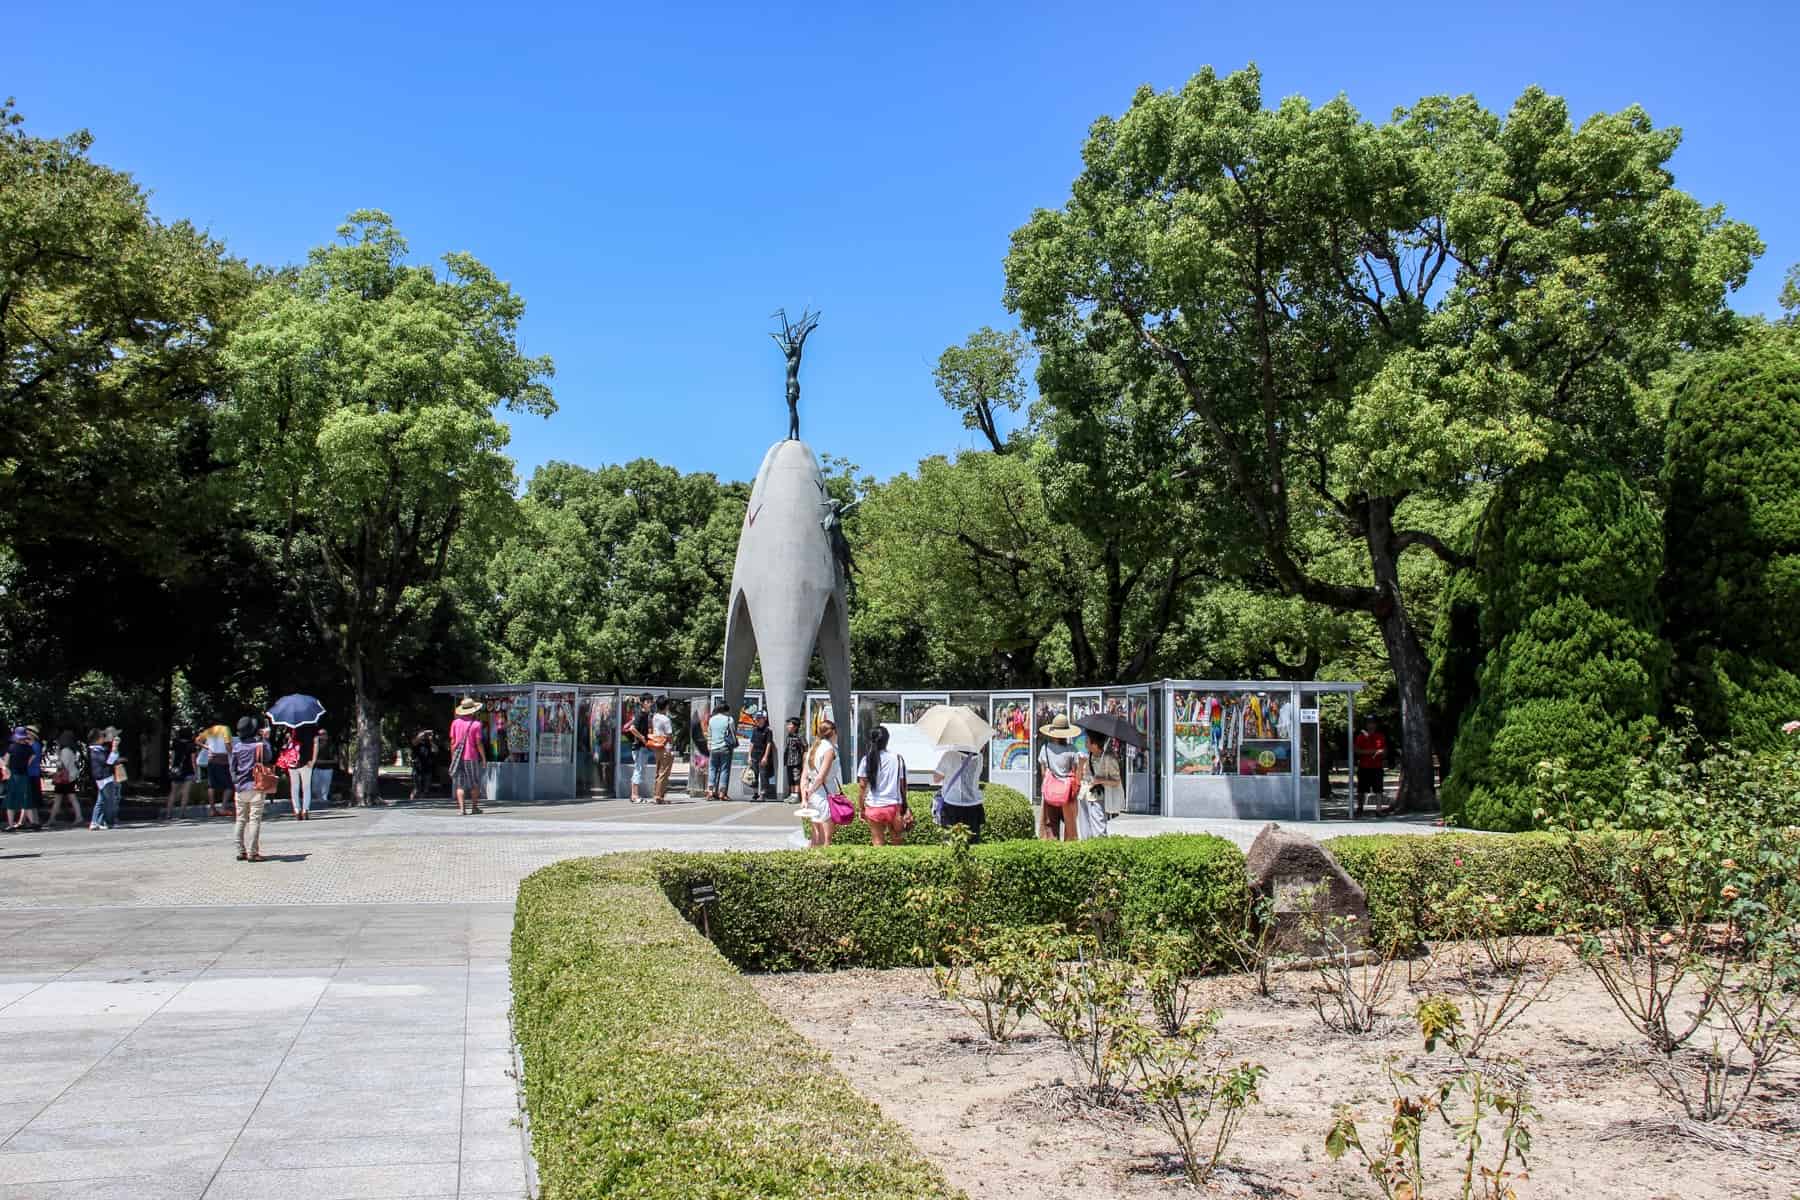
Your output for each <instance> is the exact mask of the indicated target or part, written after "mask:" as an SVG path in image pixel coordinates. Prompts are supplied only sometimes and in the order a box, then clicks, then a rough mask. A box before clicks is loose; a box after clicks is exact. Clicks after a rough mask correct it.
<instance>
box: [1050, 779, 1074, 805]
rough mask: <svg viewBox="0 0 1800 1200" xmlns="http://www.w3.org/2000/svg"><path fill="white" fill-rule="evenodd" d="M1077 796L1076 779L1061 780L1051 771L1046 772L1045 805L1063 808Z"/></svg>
mask: <svg viewBox="0 0 1800 1200" xmlns="http://www.w3.org/2000/svg"><path fill="white" fill-rule="evenodd" d="M1074 795H1075V777H1074V776H1073V775H1071V776H1069V777H1068V778H1067V779H1059V778H1057V777H1056V775H1054V774H1053V773H1051V772H1049V771H1045V772H1044V803H1045V804H1054V805H1056V807H1058V808H1061V807H1062V806H1063V805H1065V804H1067V803H1068V802H1069V801H1070V800H1071V799H1072V798H1074Z"/></svg>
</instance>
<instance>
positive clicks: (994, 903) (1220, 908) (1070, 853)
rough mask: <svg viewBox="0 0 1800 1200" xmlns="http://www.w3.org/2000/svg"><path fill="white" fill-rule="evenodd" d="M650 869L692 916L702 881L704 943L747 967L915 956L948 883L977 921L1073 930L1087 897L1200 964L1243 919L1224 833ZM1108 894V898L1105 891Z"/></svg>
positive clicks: (786, 854)
mask: <svg viewBox="0 0 1800 1200" xmlns="http://www.w3.org/2000/svg"><path fill="white" fill-rule="evenodd" d="M654 861H655V870H656V874H657V878H658V879H659V880H660V881H661V883H662V885H663V889H664V891H665V893H666V894H667V895H668V898H669V900H670V902H671V903H673V904H674V905H675V906H676V907H677V908H678V909H680V910H681V911H682V913H683V915H685V916H688V917H689V918H690V919H692V920H694V921H696V922H698V921H699V920H700V918H699V916H698V915H697V914H696V913H695V912H694V910H693V906H692V904H691V903H690V901H689V899H688V887H689V885H690V884H693V883H709V884H712V885H713V886H714V887H715V888H716V889H717V891H718V903H717V904H716V905H714V906H712V907H711V908H710V910H709V911H708V912H707V915H706V921H707V925H708V927H709V928H710V930H711V933H712V938H713V941H714V943H715V944H716V945H717V946H718V947H719V950H720V952H721V953H723V954H724V955H725V956H726V957H727V958H729V959H730V960H731V961H732V962H734V963H736V964H737V965H738V966H740V967H743V968H745V969H746V970H757V971H794V970H819V969H827V968H833V967H858V966H863V967H892V966H900V965H913V964H916V963H917V962H918V961H919V959H918V956H917V955H915V953H914V951H915V948H920V947H929V946H931V945H932V944H933V940H934V933H933V930H932V929H931V928H930V926H929V923H928V922H927V920H926V918H925V916H924V915H923V913H922V912H921V911H920V905H919V904H918V903H916V901H917V900H918V898H919V897H920V895H921V893H922V892H924V891H925V890H926V889H942V888H946V887H949V886H951V885H952V884H955V885H956V886H959V887H966V889H967V896H966V897H965V898H963V899H961V900H960V901H959V903H958V905H957V909H958V911H957V913H956V917H957V919H958V920H959V921H962V922H964V923H966V924H970V925H976V926H987V927H996V928H997V927H1003V926H1026V925H1061V926H1064V927H1065V928H1072V927H1074V926H1075V924H1076V923H1077V922H1078V920H1079V919H1080V917H1081V916H1082V913H1083V909H1084V906H1087V905H1090V904H1091V902H1093V901H1094V900H1095V899H1096V897H1097V895H1099V894H1100V893H1106V894H1105V895H1101V896H1099V898H1100V899H1101V901H1102V903H1103V904H1104V905H1105V906H1106V907H1107V908H1108V909H1109V910H1111V911H1112V912H1113V913H1114V915H1115V916H1116V919H1117V920H1118V922H1119V925H1120V929H1121V931H1122V932H1127V933H1129V932H1133V931H1139V930H1153V929H1161V928H1167V929H1178V930H1185V931H1189V932H1191V933H1193V934H1194V936H1195V938H1196V942H1197V946H1196V953H1197V957H1198V958H1199V959H1200V960H1201V962H1202V965H1217V964H1219V963H1222V962H1223V961H1224V959H1225V955H1226V950H1225V947H1224V945H1223V944H1222V943H1223V938H1222V937H1221V936H1220V935H1219V933H1218V932H1217V931H1218V930H1220V929H1235V928H1238V927H1239V926H1241V924H1242V920H1243V911H1244V905H1245V903H1246V888H1245V875H1244V856H1243V853H1242V852H1241V851H1239V850H1238V848H1237V847H1236V846H1234V845H1232V844H1231V843H1230V842H1228V841H1226V840H1225V839H1223V838H1218V837H1212V836H1210V835H1197V834H1166V835H1163V836H1161V837H1153V838H1103V839H1097V840H1094V841H1088V842H1074V843H1062V842H1040V841H1015V842H999V843H994V844H983V845H980V846H975V847H971V848H969V850H968V851H967V852H966V859H962V860H960V861H961V863H962V865H961V866H960V867H959V860H958V859H957V858H956V856H955V855H954V854H953V852H952V850H951V849H949V848H945V847H939V846H899V847H881V848H872V847H862V846H846V847H843V848H836V847H834V848H833V849H832V850H830V851H828V852H825V853H819V852H817V851H810V850H797V851H778V852H774V853H761V854H744V853H738V854H662V855H658V856H656V858H655V860H654ZM1114 891H1116V893H1117V894H1116V895H1112V894H1111V893H1113V892H1114Z"/></svg>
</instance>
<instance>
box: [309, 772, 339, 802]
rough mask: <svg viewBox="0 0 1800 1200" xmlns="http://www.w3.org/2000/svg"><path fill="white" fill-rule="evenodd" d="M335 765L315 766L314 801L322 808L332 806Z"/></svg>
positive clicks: (313, 781)
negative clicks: (332, 780)
mask: <svg viewBox="0 0 1800 1200" xmlns="http://www.w3.org/2000/svg"><path fill="white" fill-rule="evenodd" d="M335 770H336V768H335V767H314V768H313V780H312V794H313V801H314V803H316V804H317V805H318V806H319V807H320V808H330V807H331V776H332V773H333V772H334V771H335Z"/></svg>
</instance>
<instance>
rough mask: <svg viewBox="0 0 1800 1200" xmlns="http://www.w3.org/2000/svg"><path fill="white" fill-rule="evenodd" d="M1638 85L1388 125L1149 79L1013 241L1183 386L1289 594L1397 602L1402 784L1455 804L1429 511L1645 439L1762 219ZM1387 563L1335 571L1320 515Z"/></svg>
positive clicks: (1034, 317) (1412, 793) (1253, 76)
mask: <svg viewBox="0 0 1800 1200" xmlns="http://www.w3.org/2000/svg"><path fill="white" fill-rule="evenodd" d="M1678 142H1679V134H1678V133H1677V132H1676V131H1674V130H1668V129H1662V130H1659V129H1655V128H1653V127H1652V126H1651V124H1650V121H1649V118H1648V117H1647V116H1646V115H1645V114H1644V113H1643V112H1642V111H1641V110H1639V109H1637V108H1628V109H1626V110H1624V111H1622V112H1619V113H1612V114H1600V115H1598V116H1595V117H1592V118H1590V119H1589V120H1587V121H1586V122H1584V123H1583V124H1581V125H1580V126H1579V127H1576V126H1574V125H1573V124H1571V122H1570V119H1569V113H1568V109H1567V106H1566V105H1565V104H1564V103H1563V101H1561V100H1560V99H1557V98H1555V97H1552V96H1549V95H1546V94H1545V93H1544V92H1542V91H1541V90H1539V89H1536V88H1532V89H1530V90H1529V91H1527V92H1525V94H1524V95H1522V96H1520V97H1519V99H1518V101H1517V102H1516V103H1515V104H1514V105H1513V107H1512V109H1511V111H1510V112H1508V113H1507V114H1506V115H1505V116H1504V117H1500V116H1496V115H1494V114H1491V113H1489V112H1486V111H1485V110H1483V109H1482V108H1481V107H1480V106H1479V105H1478V104H1477V103H1476V102H1475V101H1474V100H1473V99H1471V98H1468V97H1461V98H1448V97H1430V98H1427V99H1424V100H1421V101H1419V102H1418V103H1417V104H1415V105H1413V106H1412V107H1411V108H1407V109H1402V110H1400V111H1398V112H1397V113H1396V114H1395V115H1394V117H1393V119H1392V120H1390V121H1388V122H1387V123H1385V124H1374V123H1371V122H1368V121H1365V120H1363V119H1362V118H1361V117H1360V116H1359V115H1358V114H1357V112H1356V111H1355V110H1354V109H1353V108H1352V107H1351V106H1350V104H1349V102H1348V101H1346V100H1345V99H1343V98H1341V97H1340V98H1338V99H1335V100H1332V101H1330V102H1328V103H1326V104H1322V105H1318V106H1313V105H1311V104H1309V103H1307V102H1306V101H1305V100H1303V99H1299V98H1290V99H1288V100H1284V101H1283V102H1282V103H1281V104H1280V105H1278V106H1277V107H1275V108H1264V107H1263V101H1262V88H1261V78H1260V76H1259V74H1258V73H1257V71H1256V70H1255V69H1254V68H1251V69H1248V70H1245V71H1240V72H1238V73H1236V74H1233V75H1230V76H1228V77H1225V78H1220V77H1219V76H1217V75H1215V74H1214V73H1213V72H1212V71H1211V70H1210V69H1209V70H1206V71H1203V72H1201V73H1200V74H1199V75H1197V76H1195V77H1194V79H1193V80H1191V81H1190V82H1189V83H1188V84H1187V86H1186V87H1184V88H1183V89H1181V90H1180V91H1178V92H1171V93H1164V94H1160V95H1159V94H1157V93H1155V92H1153V91H1151V90H1150V89H1148V88H1145V89H1141V90H1140V91H1139V92H1138V93H1137V95H1136V97H1135V98H1134V100H1133V102H1132V105H1131V108H1130V110H1129V111H1128V112H1127V113H1126V114H1125V115H1124V116H1123V117H1120V118H1117V119H1113V118H1102V119H1100V120H1099V121H1097V122H1096V123H1095V124H1094V125H1093V127H1092V129H1091V131H1090V134H1089V136H1088V140H1087V143H1086V146H1085V147H1084V150H1083V163H1084V166H1083V169H1082V172H1081V174H1080V175H1079V177H1078V178H1077V179H1076V180H1075V183H1074V186H1073V189H1072V194H1071V197H1070V199H1069V201H1068V203H1067V204H1066V205H1065V206H1064V207H1062V208H1061V209H1058V210H1054V211H1040V212H1038V213H1037V214H1036V215H1034V216H1033V217H1032V219H1031V221H1030V222H1029V223H1028V224H1027V225H1025V226H1024V227H1023V228H1021V229H1020V230H1018V231H1017V232H1016V233H1015V234H1014V235H1013V243H1012V249H1011V251H1010V253H1009V254H1008V256H1007V260H1006V278H1007V292H1006V295H1007V301H1008V304H1009V305H1010V306H1011V307H1012V308H1013V309H1014V310H1015V311H1017V312H1018V314H1019V316H1020V319H1021V322H1022V324H1023V326H1024V328H1025V329H1026V330H1027V331H1028V332H1029V333H1030V334H1031V335H1032V336H1033V338H1034V339H1035V340H1036V341H1037V342H1038V343H1039V345H1040V346H1042V345H1043V344H1045V343H1046V341H1049V342H1053V343H1064V342H1080V341H1085V342H1087V343H1088V344H1090V345H1093V346H1096V347H1103V348H1104V352H1106V353H1108V354H1110V355H1112V356H1113V357H1114V358H1115V360H1116V362H1117V363H1118V367H1119V369H1120V371H1121V372H1128V373H1135V374H1137V375H1139V376H1141V377H1145V378H1160V379H1165V380H1167V381H1169V382H1170V384H1171V385H1172V386H1174V387H1176V388H1178V389H1179V391H1180V393H1181V394H1182V396H1183V397H1184V399H1185V402H1186V405H1187V408H1188V411H1189V413H1190V414H1191V422H1192V423H1191V434H1190V436H1189V438H1188V441H1187V443H1186V447H1187V452H1186V454H1185V456H1184V461H1183V464H1182V466H1183V469H1184V470H1189V471H1191V472H1192V475H1191V478H1192V479H1193V480H1194V483H1195V486H1196V488H1197V489H1201V488H1204V489H1211V490H1213V491H1214V492H1216V493H1218V494H1221V495H1223V496H1226V497H1228V498H1229V499H1230V501H1231V502H1232V503H1233V504H1235V505H1236V507H1237V512H1238V518H1239V520H1238V524H1239V529H1240V531H1241V535H1242V537H1243V538H1244V540H1245V541H1246V543H1247V544H1248V545H1250V546H1251V547H1253V548H1254V550H1255V551H1256V553H1257V554H1258V555H1259V557H1260V558H1261V560H1262V563H1263V566H1264V568H1265V569H1266V570H1267V571H1268V573H1269V574H1270V575H1271V576H1272V577H1273V578H1274V580H1275V581H1276V582H1277V584H1278V585H1279V586H1280V587H1281V589H1282V590H1283V591H1286V592H1288V593H1290V594H1293V595H1298V596H1302V597H1304V598H1306V599H1308V600H1312V601H1314V602H1316V603H1320V604H1324V605H1327V606H1329V607H1332V608H1335V609H1338V610H1340V611H1345V612H1354V613H1363V614H1367V615H1368V616H1369V617H1371V618H1373V620H1374V621H1375V623H1376V624H1377V626H1378V627H1379V629H1380V631H1381V635H1382V638H1383V642H1384V644H1385V646H1386V650H1387V655H1388V659H1389V662H1390V664H1391V666H1392V670H1393V675H1394V680H1395V687H1396V691H1397V693H1398V697H1399V701H1400V711H1401V737H1402V752H1403V754H1402V761H1403V764H1404V775H1403V780H1404V783H1403V792H1402V796H1401V803H1402V805H1403V806H1411V807H1419V806H1423V805H1426V804H1428V803H1429V802H1430V801H1431V799H1432V794H1433V781H1432V772H1431V738H1430V734H1429V720H1428V715H1427V704H1426V679H1427V675H1428V662H1427V658H1426V654H1425V650H1424V646H1423V644H1422V641H1421V638H1420V635H1419V633H1418V628H1417V624H1416V621H1415V619H1414V616H1413V614H1412V611H1411V609H1410V607H1409V605H1408V603H1407V597H1406V595H1405V591H1404V587H1403V584H1402V578H1401V560H1402V558H1403V556H1405V555H1406V554H1407V552H1408V551H1409V550H1415V549H1417V550H1424V551H1427V552H1429V553H1431V554H1435V555H1437V556H1438V557H1440V558H1441V559H1443V560H1445V561H1446V562H1448V563H1451V564H1457V563H1460V562H1461V561H1462V556H1461V555H1458V554H1457V553H1456V552H1455V551H1454V550H1453V549H1452V548H1451V547H1450V545H1449V544H1448V543H1446V542H1445V541H1444V539H1443V537H1442V535H1441V532H1440V531H1438V530H1435V529H1433V528H1431V527H1430V526H1429V525H1427V524H1424V523H1420V524H1414V523H1412V522H1411V514H1412V513H1413V512H1414V511H1415V508H1416V506H1417V504H1418V502H1419V501H1420V500H1437V501H1439V502H1450V503H1453V502H1455V501H1456V500H1457V499H1458V498H1459V497H1460V496H1461V495H1462V494H1463V492H1464V491H1465V490H1467V489H1468V488H1469V487H1471V486H1473V485H1474V484H1475V483H1477V482H1478V481H1480V480H1482V479H1484V478H1498V477H1503V476H1504V475H1505V474H1506V473H1507V472H1508V471H1511V470H1513V469H1515V468H1517V467H1519V466H1521V465H1523V464H1527V463H1530V462H1532V461H1534V460H1537V459H1540V458H1542V457H1543V456H1544V455H1545V454H1546V452H1547V451H1548V450H1550V449H1552V448H1557V447H1564V446H1568V447H1572V448H1578V449H1581V450H1583V451H1585V452H1589V453H1595V454H1601V455H1604V456H1608V457H1612V456H1616V455H1621V454H1625V453H1638V452H1639V451H1640V444H1641V442H1642V441H1643V430H1642V428H1641V426H1640V425H1639V423H1638V421H1637V419H1636V416H1637V414H1636V408H1635V403H1634V397H1635V392H1636V389H1637V388H1638V387H1640V386H1641V385H1642V384H1643V383H1644V382H1645V380H1647V378H1648V377H1649V375H1650V373H1651V372H1652V371H1654V370H1655V369H1656V368H1658V367H1659V366H1661V365H1663V364H1664V363H1666V362H1667V361H1668V359H1669V358H1670V356H1671V355H1672V354H1673V353H1674V352H1675V351H1676V350H1677V348H1679V347H1681V346H1683V345H1688V344H1705V343H1708V342H1710V341H1712V340H1714V339H1715V338H1716V337H1718V336H1719V334H1720V332H1721V330H1722V329H1723V328H1725V327H1726V325H1727V324H1728V322H1729V315H1728V313H1727V311H1726V309H1725V307H1724V298H1725V295H1726V293H1727V292H1728V291H1729V290H1730V289H1732V288H1734V287H1736V286H1737V285H1738V284H1740V283H1741V282H1742V280H1743V278H1744V276H1745V274H1746V272H1747V271H1748V269H1749V265H1750V261H1751V259H1752V258H1753V257H1754V255H1755V254H1756V253H1758V252H1759V251H1760V245H1759V243H1758V242H1757V239H1756V236H1755V234H1754V232H1753V231H1752V230H1751V229H1749V228H1748V227H1747V226H1744V225H1742V224H1738V223H1735V222H1731V221H1727V220H1726V219H1725V217H1724V215H1723V213H1722V212H1721V211H1720V210H1719V209H1717V208H1707V207H1703V206H1702V205H1700V204H1699V203H1698V202H1696V201H1695V200H1694V199H1693V198H1691V197H1689V196H1688V195H1686V194H1684V193H1682V192H1680V191H1678V190H1677V189H1676V188H1675V187H1674V182H1673V178H1672V176H1671V175H1670V173H1669V170H1668V162H1669V158H1670V156H1671V155H1672V154H1673V152H1674V150H1675V147H1676V145H1677V144H1678ZM1311 512H1316V513H1318V514H1320V515H1321V517H1322V518H1323V519H1324V521H1325V522H1326V523H1327V527H1328V528H1330V529H1331V530H1333V531H1334V532H1335V535H1336V539H1337V540H1338V541H1339V542H1341V543H1350V544H1353V545H1355V546H1356V547H1357V548H1358V551H1359V553H1360V554H1361V555H1362V556H1363V560H1364V569H1363V573H1362V577H1361V580H1360V581H1357V582H1344V581H1340V580H1335V579H1332V578H1329V577H1327V576H1326V575H1325V574H1324V573H1322V572H1321V571H1319V570H1318V569H1316V566H1315V563H1314V560H1313V557H1312V547H1310V546H1309V545H1307V544H1306V542H1305V538H1304V535H1305V533H1306V531H1307V530H1308V529H1309V528H1311V523H1310V521H1309V520H1305V519H1302V517H1303V514H1304V513H1311Z"/></svg>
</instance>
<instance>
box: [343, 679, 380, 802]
mask: <svg viewBox="0 0 1800 1200" xmlns="http://www.w3.org/2000/svg"><path fill="white" fill-rule="evenodd" d="M350 680H351V683H352V684H353V685H354V686H355V688H356V762H355V764H354V767H353V771H354V778H353V779H352V780H351V791H350V795H351V798H352V799H354V800H355V801H356V802H357V803H358V804H379V803H380V802H381V706H380V705H379V704H377V703H376V702H375V697H374V696H372V695H370V694H369V691H368V688H367V686H366V682H365V681H366V676H365V675H364V673H363V669H362V663H361V662H360V661H358V662H356V663H355V664H353V666H352V668H351V671H350Z"/></svg>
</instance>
